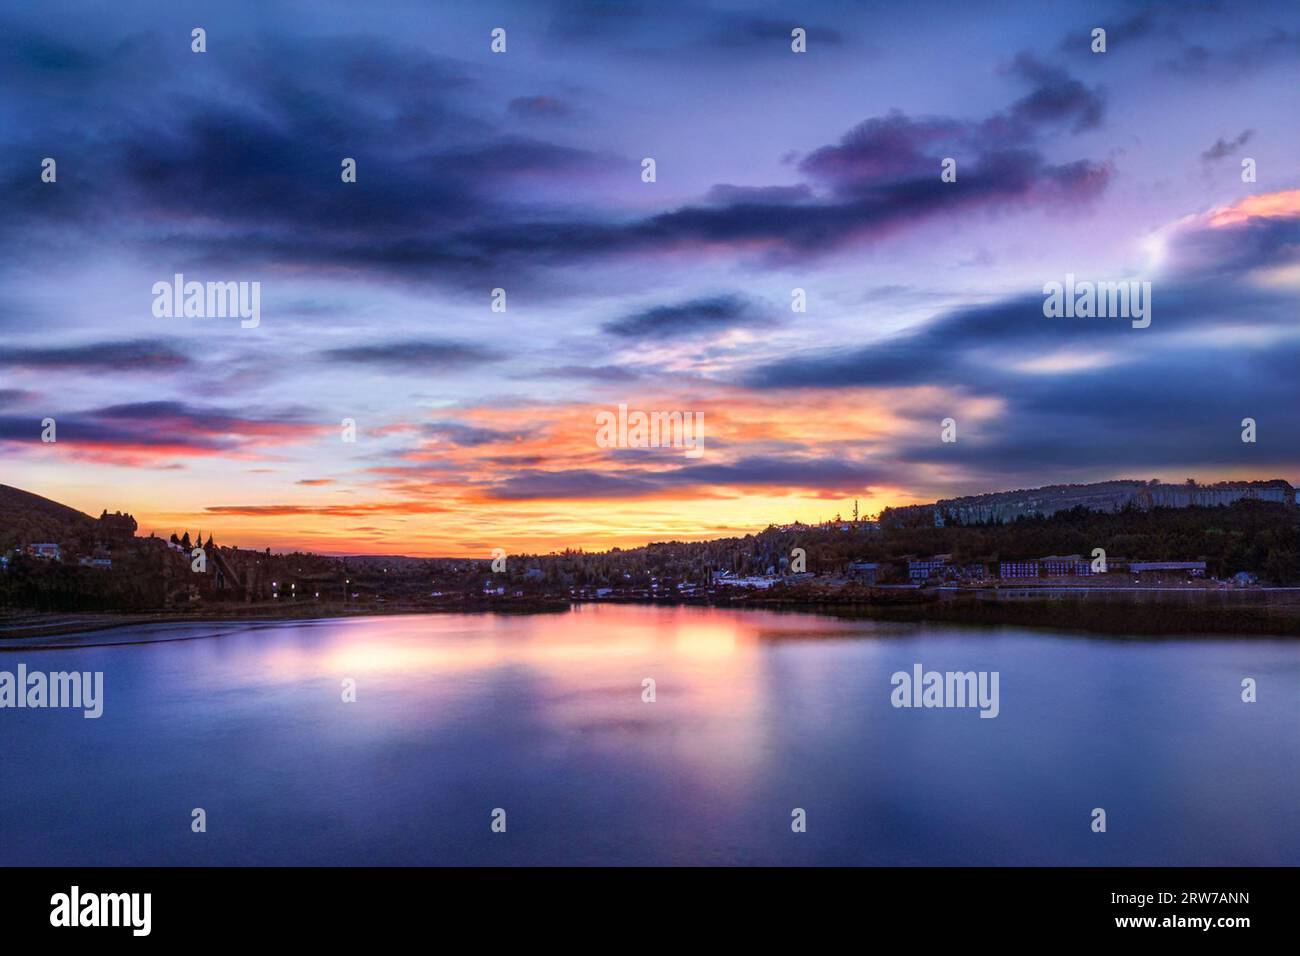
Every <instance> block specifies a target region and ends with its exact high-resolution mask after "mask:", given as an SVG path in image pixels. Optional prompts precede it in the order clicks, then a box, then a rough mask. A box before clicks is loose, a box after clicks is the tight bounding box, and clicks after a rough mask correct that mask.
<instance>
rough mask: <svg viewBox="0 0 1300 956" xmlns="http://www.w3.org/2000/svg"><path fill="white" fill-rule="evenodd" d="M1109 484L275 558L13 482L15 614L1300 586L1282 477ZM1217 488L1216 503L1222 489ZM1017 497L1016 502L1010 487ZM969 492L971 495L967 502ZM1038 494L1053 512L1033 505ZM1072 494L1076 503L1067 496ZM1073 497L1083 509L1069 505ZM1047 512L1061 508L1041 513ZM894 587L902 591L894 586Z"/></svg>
mask: <svg viewBox="0 0 1300 956" xmlns="http://www.w3.org/2000/svg"><path fill="white" fill-rule="evenodd" d="M1173 487H1175V486H1163V487H1159V486H1158V483H1147V484H1144V485H1143V487H1142V488H1141V489H1137V488H1136V483H1123V482H1109V483H1105V484H1104V485H1103V486H1079V485H1075V486H1056V487H1054V488H1048V489H1038V490H1036V491H1033V492H1009V493H1002V494H1000V495H994V496H985V497H987V498H989V499H997V500H998V504H997V506H996V507H984V504H983V503H980V502H976V501H974V499H966V501H967V502H968V503H967V504H963V505H960V506H957V507H954V506H953V505H952V503H950V502H940V503H938V504H936V505H933V506H926V507H924V508H916V507H910V508H900V509H886V510H885V511H884V512H883V513H881V514H880V515H878V516H876V517H875V518H874V519H871V518H865V517H860V516H859V515H858V514H857V506H856V503H855V505H854V516H853V517H852V518H850V519H842V518H839V517H836V518H835V519H833V520H831V521H827V522H823V523H821V524H816V525H804V524H798V523H796V524H789V525H772V526H770V527H768V528H767V529H765V530H764V531H762V532H759V533H757V534H750V535H745V536H744V537H741V538H724V539H716V540H710V541H688V542H682V541H675V542H662V543H655V544H648V545H646V546H644V547H640V548H632V549H617V548H616V549H613V550H611V551H606V552H585V551H580V550H566V551H563V552H558V553H550V554H534V555H511V556H507V557H506V558H505V560H504V561H501V562H497V563H494V562H493V560H492V559H491V558H490V557H488V556H484V557H483V558H481V559H480V558H410V557H400V556H388V557H375V556H354V557H335V556H326V555H317V554H311V553H302V552H294V553H281V554H273V553H271V551H270V550H269V549H263V550H256V549H249V548H240V547H237V546H235V545H233V544H225V543H221V542H218V541H216V540H215V536H214V534H213V532H211V531H209V532H208V533H207V537H206V540H205V539H204V536H203V534H202V533H201V532H196V533H195V534H194V536H193V537H191V535H190V533H189V531H188V530H185V531H181V532H179V533H171V534H169V535H168V536H167V537H165V538H164V537H160V536H157V535H153V534H150V535H149V536H139V535H137V533H136V532H137V531H138V526H137V523H136V520H135V518H134V517H132V516H131V515H129V514H122V513H120V512H112V513H110V512H108V511H107V510H105V511H103V513H101V514H100V516H99V517H98V518H97V519H95V518H91V517H89V516H87V515H83V514H81V513H80V512H77V511H75V510H73V509H70V508H66V507H64V506H62V505H58V504H57V503H55V502H51V501H49V500H48V499H44V498H40V497H39V496H36V495H31V494H29V493H27V492H21V491H18V489H10V488H5V487H4V486H0V516H2V517H5V519H6V520H5V521H4V522H3V524H0V607H4V608H11V609H12V608H28V609H36V610H58V611H70V610H79V611H90V610H95V611H143V610H151V609H176V610H184V609H199V608H213V607H227V608H236V607H240V606H243V607H249V606H271V607H274V606H281V607H286V606H291V607H294V608H299V609H301V608H303V607H304V606H305V605H312V604H319V605H329V606H331V607H344V608H347V609H349V610H355V611H357V612H360V611H362V610H363V609H367V608H369V609H372V610H374V609H383V608H384V607H385V606H386V605H391V606H401V607H416V608H418V607H438V606H462V605H466V604H472V605H475V606H478V605H483V604H485V603H487V604H491V603H493V602H496V603H499V604H510V603H511V602H515V603H523V604H529V603H538V602H540V603H542V604H546V603H555V602H567V601H570V600H583V601H586V600H647V599H649V600H683V601H695V600H711V599H714V598H717V597H719V596H723V595H728V594H731V595H733V596H734V595H735V594H736V593H737V592H747V591H755V592H757V591H762V592H768V593H770V594H778V593H783V594H785V595H787V597H789V596H791V595H798V594H800V593H804V594H807V595H810V596H815V597H816V598H817V599H819V600H820V599H825V598H826V597H827V595H828V594H833V593H835V592H844V593H847V594H854V595H860V594H862V593H863V592H864V591H870V592H873V593H877V594H879V595H883V594H884V592H888V591H895V592H903V591H920V592H925V591H931V590H935V589H944V590H953V589H957V590H961V589H975V588H1002V587H1016V588H1026V587H1052V588H1070V587H1079V588H1082V587H1087V588H1090V589H1097V588H1106V587H1114V588H1131V587H1133V586H1135V585H1137V586H1142V587H1180V588H1189V587H1190V588H1219V589H1223V588H1235V589H1240V588H1256V587H1259V586H1261V585H1272V586H1291V585H1297V584H1300V550H1298V549H1300V508H1297V505H1296V498H1295V489H1294V488H1293V487H1292V486H1290V485H1289V484H1287V483H1286V482H1283V481H1278V480H1274V481H1269V482H1242V483H1238V484H1237V485H1236V486H1234V487H1228V486H1227V485H1216V486H1199V485H1195V483H1190V482H1189V483H1188V484H1187V485H1185V486H1176V487H1178V488H1179V489H1181V490H1182V494H1181V497H1180V496H1178V495H1174V494H1172V492H1171V488H1173ZM1207 495H1208V497H1207ZM1008 496H1010V497H1008ZM957 500H958V501H960V500H962V499H957ZM1026 501H1035V502H1038V503H1040V505H1042V508H1041V509H1040V510H1039V511H1035V512H1032V513H1025V512H1024V510H1023V509H1024V507H1025V502H1026ZM1054 504H1059V505H1060V506H1061V507H1052V505H1054ZM1066 505H1068V506H1069V507H1065V506H1066ZM1044 512H1047V513H1044ZM896 597H897V596H896Z"/></svg>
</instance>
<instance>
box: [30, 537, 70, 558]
mask: <svg viewBox="0 0 1300 956" xmlns="http://www.w3.org/2000/svg"><path fill="white" fill-rule="evenodd" d="M27 553H28V554H29V555H31V556H32V557H33V558H42V559H43V560H46V561H50V560H53V561H58V560H60V559H61V558H62V557H63V549H62V548H60V547H59V546H58V545H57V544H54V543H53V542H47V543H44V544H29V545H28V546H27Z"/></svg>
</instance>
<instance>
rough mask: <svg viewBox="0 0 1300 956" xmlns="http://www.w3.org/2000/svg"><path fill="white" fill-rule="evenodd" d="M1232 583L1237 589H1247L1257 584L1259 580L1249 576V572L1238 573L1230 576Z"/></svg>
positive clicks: (1251, 575)
mask: <svg viewBox="0 0 1300 956" xmlns="http://www.w3.org/2000/svg"><path fill="white" fill-rule="evenodd" d="M1232 583H1233V584H1234V585H1235V586H1236V587H1239V588H1248V587H1250V586H1251V585H1252V584H1258V583H1259V578H1257V577H1255V575H1253V574H1251V573H1250V572H1249V571H1238V572H1237V573H1236V574H1234V575H1233V576H1232Z"/></svg>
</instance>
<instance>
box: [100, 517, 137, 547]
mask: <svg viewBox="0 0 1300 956" xmlns="http://www.w3.org/2000/svg"><path fill="white" fill-rule="evenodd" d="M138 527H139V526H138V525H137V524H136V523H135V518H133V517H131V515H129V514H123V513H122V512H120V511H115V512H113V513H112V514H109V513H108V509H107V508H105V509H104V513H103V514H101V515H100V516H99V521H98V522H97V523H96V526H95V534H96V535H97V536H98V537H99V540H100V541H103V542H105V543H120V542H124V541H130V540H131V539H132V538H133V537H135V532H136V529H137V528H138Z"/></svg>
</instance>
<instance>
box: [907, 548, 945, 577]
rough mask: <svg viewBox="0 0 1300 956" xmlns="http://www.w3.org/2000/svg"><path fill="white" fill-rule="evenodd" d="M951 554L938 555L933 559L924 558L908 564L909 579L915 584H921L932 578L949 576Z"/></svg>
mask: <svg viewBox="0 0 1300 956" xmlns="http://www.w3.org/2000/svg"><path fill="white" fill-rule="evenodd" d="M951 560H952V555H951V554H936V555H935V556H934V557H932V558H922V559H920V560H917V561H911V560H909V561H908V562H907V577H908V580H909V581H911V582H912V583H913V584H921V583H923V582H925V581H929V580H930V579H931V578H934V579H936V580H937V579H940V578H943V577H945V576H946V575H947V574H948V570H949V569H948V563H949V562H950V561H951Z"/></svg>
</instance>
